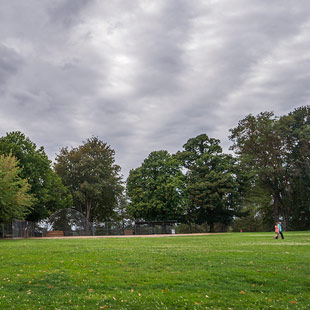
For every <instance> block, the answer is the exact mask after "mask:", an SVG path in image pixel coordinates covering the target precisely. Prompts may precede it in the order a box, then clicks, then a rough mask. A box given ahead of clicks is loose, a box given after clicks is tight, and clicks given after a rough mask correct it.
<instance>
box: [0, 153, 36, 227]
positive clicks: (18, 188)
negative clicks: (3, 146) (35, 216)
mask: <svg viewBox="0 0 310 310" xmlns="http://www.w3.org/2000/svg"><path fill="white" fill-rule="evenodd" d="M20 174H21V168H19V167H18V162H17V160H16V158H15V157H14V156H12V155H11V154H9V155H8V156H4V155H0V222H9V221H10V220H12V219H24V217H25V216H26V215H27V214H28V213H29V212H31V205H32V204H33V202H34V201H35V200H34V198H33V196H32V195H31V194H29V190H30V185H29V184H28V182H27V180H26V179H22V178H21V177H20V176H19V175H20Z"/></svg>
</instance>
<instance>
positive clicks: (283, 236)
mask: <svg viewBox="0 0 310 310" xmlns="http://www.w3.org/2000/svg"><path fill="white" fill-rule="evenodd" d="M280 235H281V238H282V239H284V236H283V233H282V231H280Z"/></svg>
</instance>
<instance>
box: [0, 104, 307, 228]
mask: <svg viewBox="0 0 310 310" xmlns="http://www.w3.org/2000/svg"><path fill="white" fill-rule="evenodd" d="M229 138H230V140H231V142H232V145H231V147H230V149H231V151H232V154H226V153H224V152H223V150H222V148H221V146H220V141H219V140H218V139H215V138H211V137H209V136H208V135H207V134H201V135H198V136H197V137H194V138H190V139H189V140H188V141H187V142H186V143H185V144H184V145H183V149H182V150H180V151H178V152H176V153H175V154H170V153H169V152H167V151H166V150H159V151H154V152H151V153H150V154H149V156H148V157H147V158H146V159H145V160H144V161H143V163H142V164H141V165H140V166H139V167H137V168H135V169H132V170H131V171H130V173H129V176H128V179H127V181H126V182H124V181H123V180H122V177H121V175H120V171H121V168H120V166H118V165H117V164H116V163H115V151H114V150H113V149H112V148H111V147H110V146H109V145H108V144H107V143H105V142H103V141H101V140H100V139H99V138H98V137H92V138H89V139H87V140H86V141H85V142H83V143H82V144H81V145H80V146H78V147H75V148H70V149H69V148H68V147H65V148H62V149H61V150H60V152H59V154H58V155H57V156H56V159H55V162H54V164H52V162H51V161H50V160H49V159H48V157H47V155H46V153H45V151H44V148H43V147H37V146H36V144H35V143H34V142H32V141H31V140H30V139H29V138H28V137H26V136H25V135H24V134H23V133H21V132H11V133H7V134H6V136H4V137H1V138H0V222H8V221H10V220H12V219H27V220H30V221H35V222H37V221H40V220H42V219H46V218H47V217H48V216H50V215H51V214H52V213H54V212H56V211H57V210H60V209H64V208H74V209H76V210H78V211H79V212H81V213H82V214H83V215H84V216H85V217H86V219H87V221H88V222H97V223H100V222H102V221H122V220H124V219H129V220H145V221H166V220H176V221H178V222H179V223H184V224H186V225H188V226H191V225H194V224H195V225H204V226H208V228H209V230H210V231H214V230H215V229H216V227H222V229H223V228H225V227H228V226H231V225H232V226H233V227H234V229H236V230H239V229H243V230H269V229H271V228H272V225H273V223H274V222H275V221H278V219H279V218H280V219H282V220H283V221H284V223H285V225H286V226H287V228H289V229H296V230H298V229H299V230H300V229H309V228H310V227H309V226H310V221H309V219H310V192H309V186H310V107H309V106H305V107H300V108H297V109H295V110H294V111H292V112H290V113H289V114H287V115H284V116H281V117H277V116H275V115H274V113H272V112H262V113H260V114H258V115H256V116H253V115H251V114H250V115H248V116H246V117H245V118H244V119H242V120H240V121H239V123H238V125H237V126H236V127H235V128H233V129H231V130H230V137H229Z"/></svg>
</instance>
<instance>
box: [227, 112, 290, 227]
mask: <svg viewBox="0 0 310 310" xmlns="http://www.w3.org/2000/svg"><path fill="white" fill-rule="evenodd" d="M231 133H232V134H231V136H230V139H231V140H232V141H233V142H234V144H233V146H232V147H231V149H232V150H234V151H235V153H236V154H237V155H238V156H239V157H240V159H241V160H242V161H243V163H244V164H245V166H247V168H248V170H249V171H255V173H256V176H257V178H256V184H258V183H259V184H260V186H262V187H263V188H264V189H265V190H266V191H267V192H268V193H269V194H270V195H271V196H272V200H273V216H274V221H275V222H276V221H278V220H279V211H280V209H281V207H282V206H283V195H284V190H285V184H286V183H287V181H288V179H287V177H288V175H287V169H286V155H287V154H286V149H285V148H284V147H283V139H282V136H281V134H280V132H279V126H278V119H277V118H276V117H275V116H274V114H273V113H272V112H264V113H260V114H259V115H257V116H256V117H255V116H253V115H248V116H247V117H245V118H244V119H243V120H241V121H239V123H238V126H237V127H236V128H234V129H231Z"/></svg>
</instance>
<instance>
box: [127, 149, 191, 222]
mask: <svg viewBox="0 0 310 310" xmlns="http://www.w3.org/2000/svg"><path fill="white" fill-rule="evenodd" d="M184 190H185V188H184V176H183V174H182V171H181V168H180V163H179V161H178V160H177V159H176V158H174V157H173V156H171V155H170V154H169V153H168V152H167V151H163V150H162V151H156V152H152V153H151V154H150V155H149V156H148V157H147V158H146V159H145V160H144V162H143V163H142V165H141V166H140V167H138V168H136V169H134V170H131V171H130V174H129V177H128V180H127V194H128V197H129V199H130V204H129V206H128V212H129V214H130V215H131V216H132V217H133V218H135V219H143V220H148V221H155V220H178V219H180V218H181V217H182V215H183V212H184V205H185V202H184V200H185V196H184Z"/></svg>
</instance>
